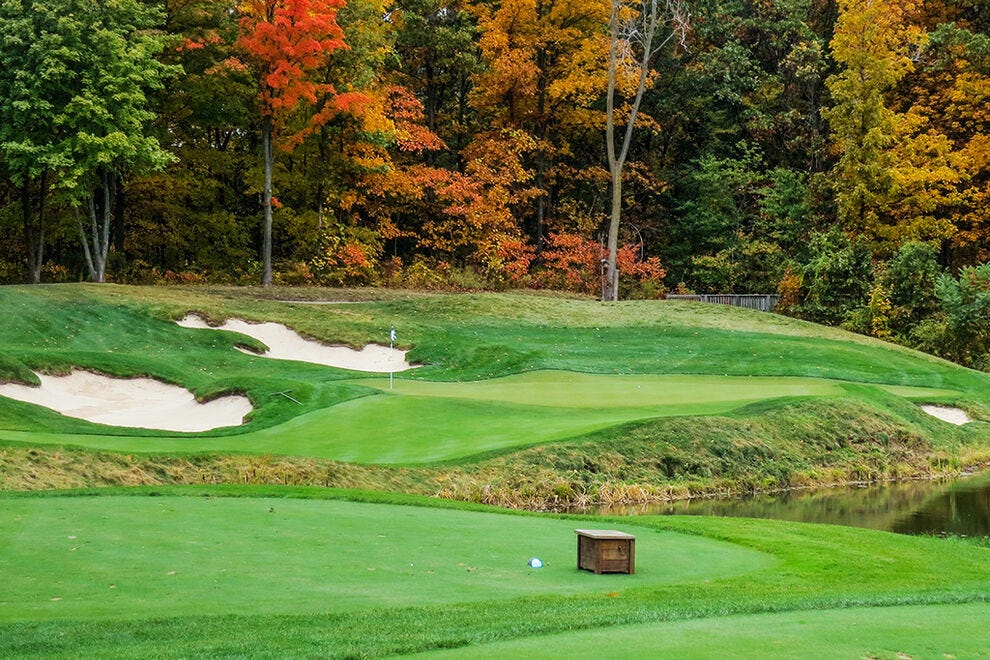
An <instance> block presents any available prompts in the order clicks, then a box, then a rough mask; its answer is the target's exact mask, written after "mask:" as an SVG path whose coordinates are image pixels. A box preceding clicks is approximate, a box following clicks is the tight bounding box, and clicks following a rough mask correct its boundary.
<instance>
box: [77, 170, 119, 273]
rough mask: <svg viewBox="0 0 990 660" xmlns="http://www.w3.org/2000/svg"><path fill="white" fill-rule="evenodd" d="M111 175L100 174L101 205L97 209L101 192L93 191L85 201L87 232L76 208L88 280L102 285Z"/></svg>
mask: <svg viewBox="0 0 990 660" xmlns="http://www.w3.org/2000/svg"><path fill="white" fill-rule="evenodd" d="M112 182H113V175H112V174H111V173H110V172H107V171H104V172H101V173H100V183H101V186H100V188H101V189H102V197H103V199H102V200H101V201H102V204H101V205H100V207H99V208H97V204H96V196H97V195H99V194H100V192H101V190H100V189H97V190H94V191H93V194H92V195H90V196H89V199H88V200H87V204H86V206H87V210H88V212H89V213H88V216H89V230H88V232H87V230H86V228H84V227H83V219H82V214H81V213H80V212H79V207H78V206H77V207H76V228H77V229H78V230H79V239H80V240H81V242H82V247H83V256H84V257H85V258H86V267H87V269H88V270H89V279H91V280H92V281H93V282H98V283H103V282H105V281H106V270H107V254H109V252H110V224H111V212H112V208H113V194H112V193H113V191H112V190H111V187H110V186H111V185H112Z"/></svg>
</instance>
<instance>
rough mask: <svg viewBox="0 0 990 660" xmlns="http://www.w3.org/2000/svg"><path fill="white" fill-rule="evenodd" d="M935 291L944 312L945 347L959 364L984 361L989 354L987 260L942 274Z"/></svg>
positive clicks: (989, 272)
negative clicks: (956, 275) (953, 274)
mask: <svg viewBox="0 0 990 660" xmlns="http://www.w3.org/2000/svg"><path fill="white" fill-rule="evenodd" d="M935 292H936V294H937V295H938V299H939V301H940V303H941V306H942V310H943V311H944V313H945V322H946V326H947V329H948V336H947V337H946V339H947V340H948V341H947V343H946V346H945V349H947V350H948V352H949V353H950V355H949V356H948V357H951V358H952V359H954V360H956V361H957V362H960V363H962V364H966V365H970V366H977V365H984V364H985V363H986V362H987V359H988V355H990V263H985V264H982V265H980V266H967V267H965V268H963V269H962V270H961V271H960V272H959V277H958V278H955V277H952V276H951V275H941V276H940V277H939V278H938V281H937V283H936V285H935Z"/></svg>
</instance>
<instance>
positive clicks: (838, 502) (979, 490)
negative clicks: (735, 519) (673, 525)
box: [585, 472, 990, 536]
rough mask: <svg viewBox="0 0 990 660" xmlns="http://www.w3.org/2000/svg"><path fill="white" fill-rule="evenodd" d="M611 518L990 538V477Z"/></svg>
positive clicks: (613, 511) (706, 502)
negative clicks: (786, 523) (747, 521)
mask: <svg viewBox="0 0 990 660" xmlns="http://www.w3.org/2000/svg"><path fill="white" fill-rule="evenodd" d="M585 512H587V513H601V514H608V515H644V514H649V515H658V514H684V515H700V516H745V517H750V518H774V519H778V520H792V521H797V522H815V523H829V524H834V525H848V526H852V527H868V528H871V529H880V530H885V531H891V532H897V533H900V534H936V535H939V534H954V535H958V536H990V472H985V473H982V474H979V475H974V476H970V477H967V478H961V479H957V480H954V481H910V482H903V483H891V484H882V485H871V486H864V487H844V488H831V489H823V490H814V491H790V492H785V493H777V494H774V495H760V496H751V497H743V498H735V499H727V500H726V499H722V500H719V499H696V500H686V501H679V502H667V503H660V504H649V505H638V506H625V507H610V508H598V509H595V510H594V511H591V510H585Z"/></svg>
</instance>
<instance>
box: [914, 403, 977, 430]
mask: <svg viewBox="0 0 990 660" xmlns="http://www.w3.org/2000/svg"><path fill="white" fill-rule="evenodd" d="M921 409H922V410H924V411H925V412H926V413H928V414H929V415H931V416H932V417H938V418H939V419H941V420H942V421H943V422H948V423H949V424H955V425H956V426H962V425H963V424H968V423H969V422H972V421H973V420H972V419H970V417H969V415H967V414H966V411H965V410H963V409H962V408H952V407H949V406H930V405H925V406H921Z"/></svg>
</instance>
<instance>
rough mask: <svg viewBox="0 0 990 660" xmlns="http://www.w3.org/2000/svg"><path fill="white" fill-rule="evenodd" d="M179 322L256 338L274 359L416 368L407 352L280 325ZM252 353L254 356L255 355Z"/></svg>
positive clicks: (383, 369)
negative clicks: (344, 342)
mask: <svg viewBox="0 0 990 660" xmlns="http://www.w3.org/2000/svg"><path fill="white" fill-rule="evenodd" d="M176 323H178V324H179V325H181V326H182V327H184V328H209V329H211V330H227V331H230V332H239V333H241V334H242V335H247V336H248V337H253V338H254V339H257V340H258V341H260V342H261V343H263V344H265V345H266V346H268V351H266V352H265V353H263V354H262V356H263V357H266V358H272V359H274V360H297V361H299V362H311V363H313V364H322V365H325V366H328V367H338V368H340V369H351V370H354V371H368V372H373V373H388V372H391V371H406V370H407V369H412V368H413V365H411V364H409V363H408V362H406V353H408V351H400V350H398V349H394V348H389V347H388V346H379V345H378V344H368V345H367V346H365V347H364V348H363V349H361V350H360V351H356V350H354V349H353V348H349V347H347V346H328V345H326V344H321V343H320V342H318V341H313V340H311V339H305V338H303V337H300V336H299V335H298V334H296V332H295V331H294V330H292V329H290V328H287V327H286V326H284V325H282V324H281V323H247V322H245V321H241V320H239V319H229V320H228V321H227V322H226V323H224V324H223V325H221V326H211V325H209V324H207V323H206V321H204V320H203V319H202V318H200V317H199V316H196V315H195V314H189V315H188V316H186V317H185V318H184V319H182V320H181V321H176ZM245 352H246V353H248V351H245ZM250 354H251V355H254V353H250Z"/></svg>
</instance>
